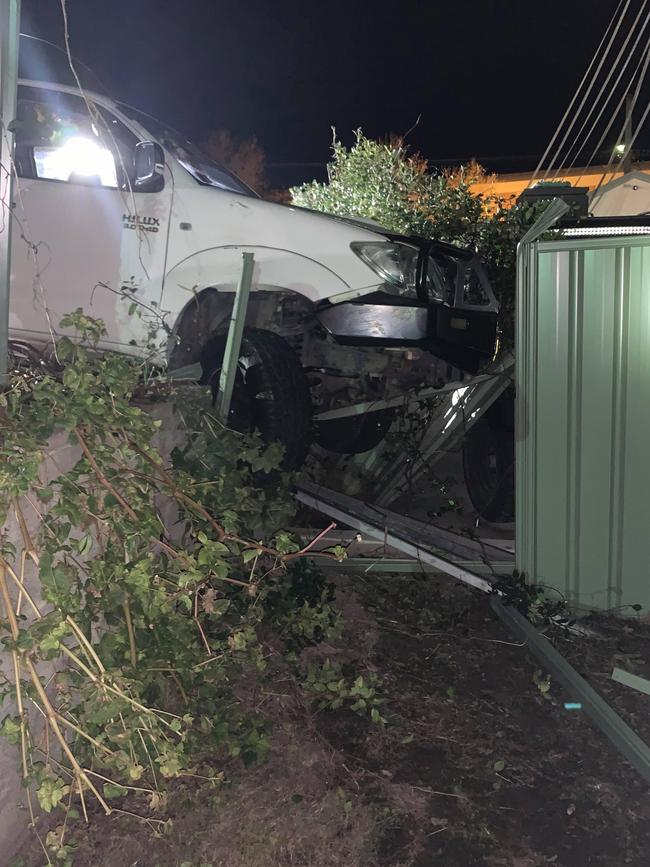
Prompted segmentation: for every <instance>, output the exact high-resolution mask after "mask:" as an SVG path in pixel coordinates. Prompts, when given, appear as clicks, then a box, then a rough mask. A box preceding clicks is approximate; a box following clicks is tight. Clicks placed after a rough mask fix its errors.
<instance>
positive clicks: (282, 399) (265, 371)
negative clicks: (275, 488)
mask: <svg viewBox="0 0 650 867" xmlns="http://www.w3.org/2000/svg"><path fill="white" fill-rule="evenodd" d="M225 343H226V338H225V336H218V337H217V338H215V340H213V341H212V343H211V344H210V346H209V347H208V349H207V350H206V353H205V354H204V361H203V367H204V370H205V371H206V373H205V374H204V377H203V382H206V383H209V384H210V386H211V388H212V394H213V396H214V398H215V399H216V396H217V392H218V389H219V374H220V372H221V363H222V360H223V355H224V351H225ZM230 423H231V425H232V427H234V428H235V429H236V430H240V431H252V430H258V431H259V432H260V434H261V435H262V437H263V439H264V440H265V441H266V442H279V443H281V444H282V445H283V446H284V458H283V461H282V468H283V469H285V470H295V469H298V468H299V467H300V466H302V464H303V462H304V460H305V458H306V456H307V452H308V451H309V446H310V445H311V440H312V407H311V396H310V393H309V385H308V383H307V378H306V377H305V374H304V372H303V369H302V365H301V364H300V361H299V359H298V357H297V356H296V354H295V352H294V351H293V350H292V349H291V347H290V346H289V344H288V343H287V342H286V340H284V339H283V338H282V337H280V335H279V334H274V333H273V332H272V331H266V330H264V329H261V328H246V329H245V331H244V336H243V338H242V343H241V351H240V354H239V361H238V365H237V377H236V380H235V388H234V390H233V399H232V403H231V408H230Z"/></svg>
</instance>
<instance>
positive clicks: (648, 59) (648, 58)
mask: <svg viewBox="0 0 650 867" xmlns="http://www.w3.org/2000/svg"><path fill="white" fill-rule="evenodd" d="M642 62H643V67H642V69H641V72H640V75H639V79H638V81H637V83H636V89H635V91H634V94H633V95H632V100H631V105H630V109H629V112H630V114H631V113H632V111H633V110H634V106H635V105H636V102H637V100H638V98H639V93H640V91H641V85H642V84H643V81H644V79H645V75H646V72H647V70H648V63H649V62H650V46H649V47H648V50H646V53H645V59H644V58H643V56H642V57H641V58H640V59H639V63H638V64H637V67H636V69H635V71H634V75H633V76H632V81H634V78H635V76H636V74H637V72H638V71H639V67H640V66H641V63H642ZM630 83H631V82H630ZM626 99H627V93H624V94H623V96H622V97H621V99H620V100H619V103H618V105H617V106H616V108H615V109H614V111H613V113H612V116H611V118H610V121H609V123H608V124H607V126H606V127H605V130H604V132H603V134H602V135H601V137H600V141H599V142H598V144H597V145H596V147H595V148H594V151H593V153H592V155H591V157H590V159H589V163H591V161H592V160H593V158H594V156H595V155H596V154H597V153H598V151H599V150H600V148H601V147H602V145H603V142H604V141H605V138H606V137H607V134H608V133H609V131H610V129H611V128H612V126H613V125H614V121H615V120H616V118H617V117H618V114H619V112H620V110H621V108H622V107H623V104H624V102H625V100H626ZM644 120H645V115H644ZM627 123H628V120H627V117H626V119H625V122H624V124H623V129H622V130H621V135H623V133H624V131H625V127H626V126H627ZM640 130H641V126H639V127H637V130H636V132H635V134H634V138H636V136H637V135H638V134H639V132H640ZM629 146H630V148H631V147H632V143H631V142H630V145H629ZM613 159H614V154H613V153H612V154H611V156H610V158H609V161H608V163H607V168H606V169H605V172H603V175H602V177H601V179H600V183H599V184H598V186H597V187H596V192H597V191H598V189H600V186H601V184H602V182H603V178H604V177H605V174H606V172H607V171H608V170H609V167H610V166H611V164H612V162H613ZM589 163H588V164H589ZM581 178H582V175H580V178H578V183H580V180H581Z"/></svg>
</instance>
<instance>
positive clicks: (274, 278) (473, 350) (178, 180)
mask: <svg viewBox="0 0 650 867" xmlns="http://www.w3.org/2000/svg"><path fill="white" fill-rule="evenodd" d="M18 100H19V116H18V118H17V120H16V122H15V124H14V131H15V133H16V166H17V170H18V172H17V173H18V175H19V180H18V184H17V192H16V202H15V203H14V216H15V218H16V221H17V223H18V225H19V231H15V232H14V233H13V247H14V249H13V259H12V263H13V264H12V286H13V291H12V304H11V312H10V334H11V336H12V337H13V338H14V339H20V340H24V341H27V342H30V343H48V342H51V341H52V340H53V338H54V336H55V334H56V333H58V332H59V320H60V318H61V316H62V315H64V314H65V313H67V312H69V311H70V310H73V309H75V308H77V307H82V308H83V309H84V311H85V312H86V313H87V314H89V315H92V316H95V317H98V318H101V319H103V320H104V322H105V323H106V328H107V336H106V338H105V340H104V341H103V343H102V345H101V346H102V348H104V349H114V350H118V351H122V352H127V353H131V354H142V353H144V352H147V353H148V354H150V355H152V357H153V358H154V359H155V360H156V361H158V362H159V363H166V364H167V365H168V367H169V368H170V369H174V368H180V367H184V366H186V365H188V364H192V363H195V362H200V361H202V360H203V358H204V353H205V351H206V347H208V346H209V345H210V339H211V338H212V336H213V335H215V334H218V333H219V332H222V331H223V330H224V329H225V328H226V326H227V322H228V317H229V314H230V311H231V308H232V303H233V296H234V292H235V289H236V286H237V282H238V279H239V275H240V271H241V256H242V253H243V252H246V251H247V252H251V253H253V254H254V256H255V270H254V274H253V291H252V293H251V296H250V301H249V306H248V314H247V324H248V325H251V326H255V327H258V328H259V327H261V328H265V329H268V330H272V331H275V332H276V333H278V334H280V335H281V336H282V337H284V338H285V339H286V340H287V341H288V342H289V344H290V345H291V346H292V347H293V349H294V350H295V351H296V353H297V354H298V356H299V357H300V359H301V362H302V364H303V367H304V368H305V370H306V371H307V373H308V375H309V377H310V384H311V385H312V389H313V398H314V404H315V406H316V407H320V408H321V409H325V408H331V407H334V406H340V405H341V404H342V403H345V402H353V401H355V400H360V399H364V398H372V397H373V396H382V397H386V396H387V395H390V394H391V393H394V392H395V390H396V389H397V390H399V389H403V388H405V387H408V386H409V385H415V384H420V383H423V382H425V383H428V384H431V383H434V382H443V381H445V380H447V379H449V378H450V376H452V375H457V374H456V372H453V374H452V367H453V368H459V369H461V370H465V371H469V372H475V371H476V370H478V369H479V367H480V366H481V365H482V364H483V363H484V362H486V361H489V360H490V359H491V357H492V355H493V350H494V343H495V332H496V316H497V305H496V301H495V299H494V296H493V294H492V292H491V289H490V287H489V283H488V281H487V278H486V276H485V273H484V271H483V268H482V266H481V263H480V262H479V260H478V258H477V257H476V256H475V255H474V254H473V253H472V252H468V251H463V250H460V249H457V248H455V247H452V246H450V245H446V244H440V243H437V242H432V241H430V240H427V239H420V238H405V237H400V236H395V235H393V234H391V233H390V232H387V231H384V230H382V229H381V227H376V226H374V225H373V224H370V223H368V222H367V221H360V220H354V219H343V218H334V217H330V216H327V215H324V214H320V213H315V212H312V211H308V210H305V209H301V208H297V207H292V206H287V205H279V204H276V203H271V202H266V201H264V200H262V199H260V198H258V197H257V196H256V195H255V194H254V193H253V192H252V191H251V190H249V189H248V188H246V186H245V185H244V184H243V183H242V182H241V181H239V180H238V179H236V178H234V177H233V176H232V175H229V173H228V172H227V171H225V170H222V169H220V168H219V167H217V166H216V165H215V164H213V163H211V162H210V161H208V160H205V162H201V160H203V159H204V158H203V156H202V155H201V154H200V153H199V152H198V151H197V150H196V149H194V147H193V146H192V145H191V144H190V143H189V142H185V141H181V140H180V139H179V137H178V134H177V133H175V132H174V131H173V130H168V129H167V128H166V127H164V126H163V125H161V124H160V123H159V122H157V121H155V120H154V119H147V117H146V116H144V115H141V114H140V113H139V112H136V111H134V110H132V109H130V108H128V107H125V106H122V105H119V104H117V103H115V102H113V101H111V100H110V99H108V98H106V97H104V96H99V95H97V94H94V93H88V92H85V93H83V94H80V93H79V91H77V90H75V89H74V88H70V87H64V86H61V85H58V84H51V83H43V82H38V81H22V82H21V85H20V88H19V95H18ZM21 112H22V113H21ZM84 114H85V120H84ZM43 118H45V120H44V119H43ZM66 125H67V126H66ZM72 127H74V129H72ZM51 130H53V131H52V132H51ZM71 130H72V131H71ZM50 132H51V134H50ZM154 145H155V150H152V149H153V148H154ZM145 146H146V147H145ZM66 148H67V150H65V149H66ZM138 148H141V150H140V151H138ZM145 153H146V154H147V155H151V154H155V158H154V164H152V168H151V172H150V173H149V174H148V175H142V174H138V172H139V167H138V162H139V159H140V157H141V156H142V155H143V154H145ZM89 155H90V157H92V159H91V160H90V162H91V163H92V165H90V168H88V165H86V163H87V162H88V159H89ZM64 157H65V159H64ZM65 160H68V163H66V162H65ZM75 160H76V162H75ZM93 161H94V162H93ZM140 162H141V160H140ZM62 165H63V168H61V166H62ZM66 166H67V167H66ZM44 167H45V168H44ZM68 169H70V171H69V174H68ZM391 257H392V258H391ZM377 263H379V264H377ZM400 268H401V269H402V270H401V271H400ZM407 272H408V279H407ZM400 275H401V276H400ZM400 280H401V281H402V283H401V285H400Z"/></svg>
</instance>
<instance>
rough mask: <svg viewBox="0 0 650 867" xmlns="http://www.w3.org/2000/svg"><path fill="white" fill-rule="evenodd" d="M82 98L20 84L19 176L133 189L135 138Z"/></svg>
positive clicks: (16, 125)
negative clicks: (90, 106)
mask: <svg viewBox="0 0 650 867" xmlns="http://www.w3.org/2000/svg"><path fill="white" fill-rule="evenodd" d="M92 108H93V111H92V115H91V113H90V111H89V109H88V106H87V104H86V102H85V101H84V100H83V99H82V97H80V96H74V95H71V94H67V93H60V92H59V91H53V90H41V89H39V88H31V87H30V88H27V87H25V88H21V89H20V91H19V98H18V104H17V110H16V120H15V121H14V124H13V126H12V129H13V130H14V133H15V138H16V166H17V171H18V174H19V176H21V177H26V178H34V179H36V178H38V179H41V180H47V181H58V182H64V183H73V184H85V185H90V186H98V187H108V188H112V189H124V190H126V189H131V188H132V185H133V183H134V154H135V145H136V143H137V141H138V138H137V136H136V135H135V134H134V133H133V132H132V131H131V130H130V129H128V128H127V127H125V126H124V124H123V123H122V122H121V121H120V120H118V119H117V118H116V117H115V116H114V115H113V114H111V113H110V112H109V111H107V110H106V109H104V108H101V107H99V106H93V107H92Z"/></svg>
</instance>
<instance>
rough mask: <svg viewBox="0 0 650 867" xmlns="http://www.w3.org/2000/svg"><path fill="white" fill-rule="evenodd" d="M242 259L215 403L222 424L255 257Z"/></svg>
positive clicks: (239, 341)
mask: <svg viewBox="0 0 650 867" xmlns="http://www.w3.org/2000/svg"><path fill="white" fill-rule="evenodd" d="M242 259H243V264H242V270H241V277H240V278H239V285H238V286H237V292H236V293H235V301H234V303H233V306H232V314H231V316H230V326H229V328H228V339H227V341H226V349H225V352H224V355H223V363H222V365H221V376H220V377H219V392H218V394H217V401H216V413H217V418H219V420H220V421H221V422H223V424H227V423H228V415H229V413H230V402H231V400H232V391H233V388H234V385H235V376H236V374H237V360H238V359H239V350H240V347H241V339H242V334H243V333H244V323H245V322H246V310H247V309H248V298H249V296H250V292H251V283H252V281H253V267H254V265H255V256H254V255H253V254H252V253H242Z"/></svg>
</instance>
